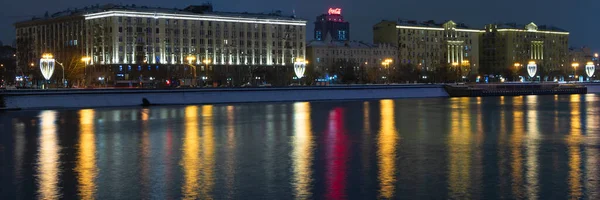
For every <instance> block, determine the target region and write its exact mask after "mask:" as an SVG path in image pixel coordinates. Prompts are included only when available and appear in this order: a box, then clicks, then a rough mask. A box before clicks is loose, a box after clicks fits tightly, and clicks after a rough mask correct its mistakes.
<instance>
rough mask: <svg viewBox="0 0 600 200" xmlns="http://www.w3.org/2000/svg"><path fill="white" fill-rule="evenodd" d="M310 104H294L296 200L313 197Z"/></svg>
mask: <svg viewBox="0 0 600 200" xmlns="http://www.w3.org/2000/svg"><path fill="white" fill-rule="evenodd" d="M310 113H311V111H310V103H308V102H299V103H295V104H294V136H293V137H292V148H293V150H292V162H293V165H292V167H293V170H294V182H293V187H294V195H295V197H296V199H308V198H311V197H312V192H311V184H312V182H313V179H312V173H313V172H312V169H311V167H312V159H313V147H314V144H313V136H312V126H311V123H310Z"/></svg>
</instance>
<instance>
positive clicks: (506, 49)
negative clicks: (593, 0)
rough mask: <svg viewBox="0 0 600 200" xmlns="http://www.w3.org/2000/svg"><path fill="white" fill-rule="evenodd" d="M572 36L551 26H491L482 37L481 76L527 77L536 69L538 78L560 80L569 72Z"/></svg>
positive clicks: (530, 24) (488, 26) (487, 27)
mask: <svg viewBox="0 0 600 200" xmlns="http://www.w3.org/2000/svg"><path fill="white" fill-rule="evenodd" d="M568 42H569V32H567V31H565V30H562V29H559V28H556V27H551V26H537V25H536V24H534V23H533V22H532V23H529V24H527V25H517V24H514V23H509V24H489V25H486V26H485V30H484V33H482V36H481V71H480V72H481V73H482V74H487V75H504V76H507V75H510V74H512V75H513V76H524V77H526V76H527V75H528V74H527V72H526V71H527V69H526V67H527V65H529V63H535V64H536V65H537V69H538V70H537V71H538V72H537V73H536V76H540V75H541V77H544V78H558V77H559V76H561V74H565V73H566V70H567V69H568V59H569V57H568V56H569V55H568V52H569V49H568Z"/></svg>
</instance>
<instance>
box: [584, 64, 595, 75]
mask: <svg viewBox="0 0 600 200" xmlns="http://www.w3.org/2000/svg"><path fill="white" fill-rule="evenodd" d="M595 72H596V66H595V65H594V63H593V62H588V63H587V64H586V65H585V73H586V74H587V75H588V77H592V76H594V73H595Z"/></svg>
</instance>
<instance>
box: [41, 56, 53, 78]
mask: <svg viewBox="0 0 600 200" xmlns="http://www.w3.org/2000/svg"><path fill="white" fill-rule="evenodd" d="M54 63H55V60H54V58H53V57H52V55H51V54H44V55H43V56H42V59H40V71H41V72H42V75H43V76H44V78H45V79H46V80H50V78H51V77H52V74H53V73H54Z"/></svg>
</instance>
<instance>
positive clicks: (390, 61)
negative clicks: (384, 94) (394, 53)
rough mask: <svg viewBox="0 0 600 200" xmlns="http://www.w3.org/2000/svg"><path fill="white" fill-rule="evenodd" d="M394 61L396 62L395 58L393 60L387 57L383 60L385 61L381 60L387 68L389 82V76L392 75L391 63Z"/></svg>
mask: <svg viewBox="0 0 600 200" xmlns="http://www.w3.org/2000/svg"><path fill="white" fill-rule="evenodd" d="M392 62H394V60H392V59H391V58H387V59H385V60H383V62H381V65H383V67H384V68H386V69H387V78H386V81H387V82H388V83H389V79H390V78H389V77H390V64H392Z"/></svg>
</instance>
